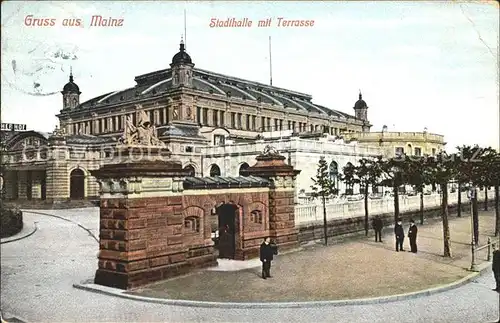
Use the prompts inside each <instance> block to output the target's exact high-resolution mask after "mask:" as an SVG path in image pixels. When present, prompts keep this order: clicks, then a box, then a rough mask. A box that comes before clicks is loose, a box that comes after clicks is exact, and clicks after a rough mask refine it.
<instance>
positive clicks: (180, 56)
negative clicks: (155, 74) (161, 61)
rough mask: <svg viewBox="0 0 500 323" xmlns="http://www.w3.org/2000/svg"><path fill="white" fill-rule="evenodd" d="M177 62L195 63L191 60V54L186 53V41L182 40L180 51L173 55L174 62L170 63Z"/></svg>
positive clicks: (174, 63)
mask: <svg viewBox="0 0 500 323" xmlns="http://www.w3.org/2000/svg"><path fill="white" fill-rule="evenodd" d="M176 64H193V61H192V60H191V56H189V54H188V53H186V48H185V46H184V41H182V40H181V44H180V46H179V52H178V53H177V54H175V55H174V57H172V64H170V65H176Z"/></svg>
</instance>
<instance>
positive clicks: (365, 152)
mask: <svg viewBox="0 0 500 323" xmlns="http://www.w3.org/2000/svg"><path fill="white" fill-rule="evenodd" d="M268 144H269V142H264V141H261V142H259V141H257V142H254V143H240V144H232V145H224V146H211V147H203V153H204V155H206V156H215V155H227V154H228V153H229V154H232V155H238V154H248V153H255V154H259V153H260V152H261V151H263V150H264V147H265V146H266V145H268ZM272 145H273V147H274V148H276V149H277V150H278V151H279V152H283V151H308V152H318V153H325V152H332V153H336V154H344V155H355V156H360V158H361V157H362V156H378V155H380V154H381V150H380V148H378V147H366V146H360V145H358V144H357V143H354V142H352V143H345V142H343V140H341V139H339V140H335V141H334V140H327V138H322V140H311V139H301V138H297V137H293V138H284V139H279V140H274V141H273V143H272Z"/></svg>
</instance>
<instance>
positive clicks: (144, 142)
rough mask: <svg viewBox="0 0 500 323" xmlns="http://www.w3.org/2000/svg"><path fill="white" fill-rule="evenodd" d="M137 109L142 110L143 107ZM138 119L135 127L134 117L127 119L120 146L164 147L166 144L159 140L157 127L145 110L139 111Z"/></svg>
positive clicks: (139, 106)
mask: <svg viewBox="0 0 500 323" xmlns="http://www.w3.org/2000/svg"><path fill="white" fill-rule="evenodd" d="M137 108H138V109H140V108H142V106H141V105H138V106H137ZM137 119H138V122H137V126H134V123H133V121H132V117H130V116H128V117H127V119H126V120H125V128H124V129H123V135H122V136H121V138H120V140H119V144H121V145H134V146H148V147H151V146H155V147H164V146H165V143H164V142H163V141H161V140H160V139H158V135H157V131H156V127H155V126H154V125H152V124H151V121H150V120H149V117H148V115H147V113H146V112H145V111H144V110H140V111H139V113H138V118H137Z"/></svg>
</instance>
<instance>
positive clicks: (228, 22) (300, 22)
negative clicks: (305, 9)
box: [209, 17, 314, 28]
mask: <svg viewBox="0 0 500 323" xmlns="http://www.w3.org/2000/svg"><path fill="white" fill-rule="evenodd" d="M275 21H276V22H275V23H274V24H273V18H266V19H262V20H259V21H258V22H257V27H271V26H273V25H274V26H276V27H313V26H314V20H305V19H285V18H283V17H278V18H276V20H275ZM209 26H210V28H221V27H222V28H224V27H226V28H235V27H252V26H254V24H253V21H252V20H251V19H249V18H240V19H236V18H227V19H218V18H212V19H210V24H209Z"/></svg>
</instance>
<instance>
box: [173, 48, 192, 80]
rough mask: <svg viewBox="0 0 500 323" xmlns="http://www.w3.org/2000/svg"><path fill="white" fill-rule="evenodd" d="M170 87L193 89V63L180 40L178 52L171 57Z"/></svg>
mask: <svg viewBox="0 0 500 323" xmlns="http://www.w3.org/2000/svg"><path fill="white" fill-rule="evenodd" d="M170 67H171V68H172V87H173V88H177V87H193V67H194V64H193V61H192V60H191V56H189V54H188V53H186V47H185V46H184V41H183V40H182V39H181V43H180V46H179V52H178V53H177V54H175V55H174V57H172V63H171V64H170Z"/></svg>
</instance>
